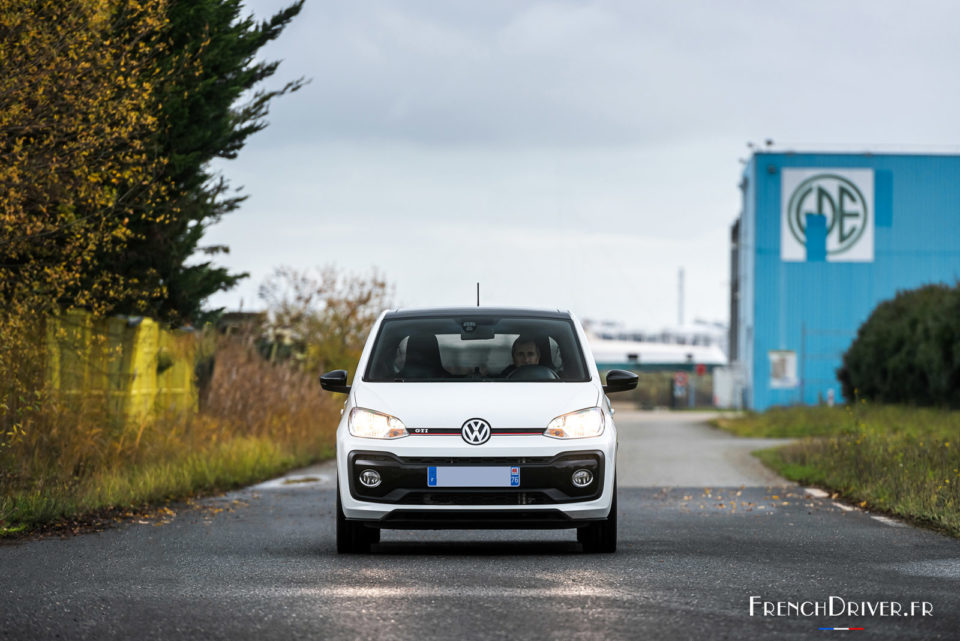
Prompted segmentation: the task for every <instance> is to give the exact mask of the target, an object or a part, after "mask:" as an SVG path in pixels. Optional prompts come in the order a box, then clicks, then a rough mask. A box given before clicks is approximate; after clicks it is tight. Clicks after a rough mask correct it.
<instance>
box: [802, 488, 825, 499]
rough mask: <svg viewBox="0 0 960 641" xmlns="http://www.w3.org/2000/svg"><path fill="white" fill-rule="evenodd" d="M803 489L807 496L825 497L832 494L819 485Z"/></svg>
mask: <svg viewBox="0 0 960 641" xmlns="http://www.w3.org/2000/svg"><path fill="white" fill-rule="evenodd" d="M803 491H804V493H805V494H806V495H807V496H812V497H813V498H815V499H825V498H827V497H828V496H830V495H829V494H827V493H826V492H824V491H823V490H821V489H820V488H818V487H805V488H803Z"/></svg>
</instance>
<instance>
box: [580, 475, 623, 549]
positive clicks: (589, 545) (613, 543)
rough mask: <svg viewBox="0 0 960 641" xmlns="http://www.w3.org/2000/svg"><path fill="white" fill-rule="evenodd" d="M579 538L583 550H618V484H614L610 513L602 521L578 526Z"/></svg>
mask: <svg viewBox="0 0 960 641" xmlns="http://www.w3.org/2000/svg"><path fill="white" fill-rule="evenodd" d="M577 540H578V541H579V542H580V543H581V544H582V545H583V551H584V552H587V553H590V554H595V553H598V552H599V553H602V554H610V553H613V552H616V551H617V485H616V483H614V485H613V501H612V502H611V503H610V514H609V515H608V516H607V518H605V519H604V520H602V521H597V522H596V523H591V524H590V525H586V526H584V527H581V528H577Z"/></svg>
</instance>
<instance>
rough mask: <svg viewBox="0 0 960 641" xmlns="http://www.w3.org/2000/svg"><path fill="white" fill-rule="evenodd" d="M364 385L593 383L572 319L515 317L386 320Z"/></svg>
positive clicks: (378, 335) (378, 337)
mask: <svg viewBox="0 0 960 641" xmlns="http://www.w3.org/2000/svg"><path fill="white" fill-rule="evenodd" d="M364 380H367V381H371V382H386V381H397V382H427V381H429V382H438V381H457V382H465V381H502V382H528V381H540V382H547V381H556V382H563V381H587V380H590V376H589V374H588V372H587V368H586V364H585V363H584V358H583V353H582V351H581V349H580V342H579V341H578V340H577V334H576V331H575V330H574V326H573V322H572V321H571V320H569V319H558V318H536V317H529V316H527V317H515V318H512V317H509V316H497V317H494V316H483V315H476V316H458V317H452V316H446V317H438V316H433V317H422V318H409V317H405V318H396V319H391V318H386V319H385V320H384V321H383V323H382V324H381V326H380V332H379V333H378V334H377V338H376V342H375V343H374V346H373V352H372V354H371V357H370V363H369V365H368V366H367V371H366V375H365V376H364Z"/></svg>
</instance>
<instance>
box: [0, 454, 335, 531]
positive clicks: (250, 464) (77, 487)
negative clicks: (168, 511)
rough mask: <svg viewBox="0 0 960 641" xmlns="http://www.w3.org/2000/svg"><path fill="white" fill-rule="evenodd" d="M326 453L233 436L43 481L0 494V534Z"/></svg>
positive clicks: (261, 473) (267, 473)
mask: <svg viewBox="0 0 960 641" xmlns="http://www.w3.org/2000/svg"><path fill="white" fill-rule="evenodd" d="M332 456H333V451H332V450H331V449H330V448H329V447H328V446H326V447H323V446H322V447H320V448H319V449H314V450H312V451H301V452H293V451H291V450H290V449H288V448H284V447H282V446H280V445H278V444H277V443H275V442H274V441H271V440H270V439H267V438H263V437H260V438H256V437H237V438H233V439H230V440H228V441H225V442H221V443H219V444H217V445H215V446H213V447H211V448H209V449H208V450H206V451H199V452H198V451H192V452H187V451H185V452H184V453H183V454H182V455H178V456H172V457H170V458H168V459H167V460H165V461H160V462H153V463H150V464H141V465H131V466H127V467H121V468H119V469H112V470H109V471H107V472H103V473H101V474H98V475H95V476H91V477H89V478H86V479H84V480H83V481H82V482H80V483H79V484H66V483H60V484H55V485H50V484H47V485H43V486H40V487H34V488H31V489H29V490H23V491H19V492H14V493H10V494H7V495H5V496H2V497H0V536H14V535H20V534H22V533H25V532H29V531H32V530H34V529H37V528H38V527H41V526H46V525H50V524H56V523H57V522H59V521H63V520H66V519H72V518H76V517H78V516H79V517H82V516H83V515H89V514H93V513H97V512H99V511H103V510H110V509H118V508H126V507H131V506H145V505H158V504H161V503H163V502H165V501H169V500H171V499H178V498H184V497H189V496H194V495H196V494H202V493H209V492H217V491H224V490H229V489H233V488H236V487H242V486H244V485H249V484H251V483H255V482H257V481H261V480H264V479H267V478H271V477H274V476H277V475H280V474H282V473H284V472H286V471H288V470H290V469H293V468H296V467H301V466H303V465H307V464H309V463H311V462H314V461H316V460H321V459H324V458H330V457H332Z"/></svg>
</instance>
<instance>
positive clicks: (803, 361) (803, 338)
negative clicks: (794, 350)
mask: <svg viewBox="0 0 960 641" xmlns="http://www.w3.org/2000/svg"><path fill="white" fill-rule="evenodd" d="M806 377H807V321H803V322H802V323H800V404H801V405H805V404H806V400H805V398H804V395H805V392H806V380H805V379H806Z"/></svg>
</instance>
